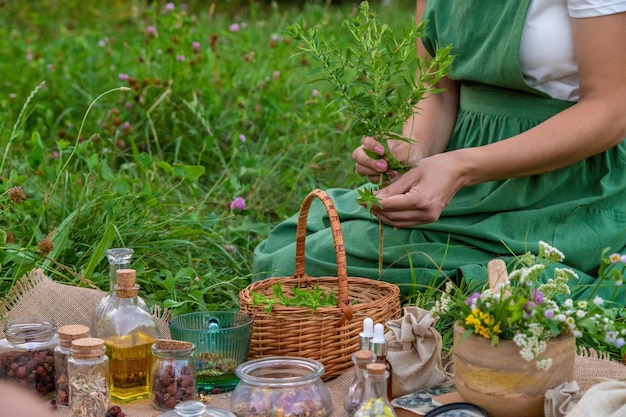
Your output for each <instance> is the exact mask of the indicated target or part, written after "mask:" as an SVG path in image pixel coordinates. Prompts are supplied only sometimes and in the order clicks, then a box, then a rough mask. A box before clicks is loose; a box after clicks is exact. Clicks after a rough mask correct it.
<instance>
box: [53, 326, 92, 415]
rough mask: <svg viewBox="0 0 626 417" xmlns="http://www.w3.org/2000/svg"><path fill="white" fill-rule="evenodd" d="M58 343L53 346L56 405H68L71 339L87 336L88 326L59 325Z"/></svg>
mask: <svg viewBox="0 0 626 417" xmlns="http://www.w3.org/2000/svg"><path fill="white" fill-rule="evenodd" d="M57 333H58V337H59V344H58V345H57V346H56V347H55V348H54V384H55V387H56V405H57V406H59V407H67V406H68V405H69V376H68V374H67V362H68V359H69V357H70V354H71V348H72V341H73V340H76V339H82V338H85V337H89V327H87V326H83V325H82V324H68V325H65V326H61V327H59V329H58V331H57Z"/></svg>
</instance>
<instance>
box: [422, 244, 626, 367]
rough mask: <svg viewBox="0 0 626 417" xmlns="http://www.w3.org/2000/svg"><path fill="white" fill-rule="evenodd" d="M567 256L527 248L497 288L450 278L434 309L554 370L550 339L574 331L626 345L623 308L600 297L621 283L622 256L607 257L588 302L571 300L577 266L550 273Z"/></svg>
mask: <svg viewBox="0 0 626 417" xmlns="http://www.w3.org/2000/svg"><path fill="white" fill-rule="evenodd" d="M563 259H564V255H563V253H561V252H560V251H559V250H558V249H557V248H554V247H552V246H550V245H548V244H547V243H545V242H539V252H538V254H537V255H533V254H532V253H530V252H527V253H526V254H524V255H522V256H520V257H519V258H517V260H516V263H515V265H513V270H512V272H511V273H510V274H509V275H508V279H504V280H502V281H501V282H500V283H499V284H498V285H496V286H495V287H494V288H487V289H485V290H483V291H482V292H474V293H473V294H471V295H469V296H467V294H464V292H463V291H462V290H461V289H460V288H459V287H457V286H455V285H454V284H453V283H452V282H447V283H446V288H445V291H444V292H443V293H442V294H441V296H440V297H439V298H438V299H437V300H436V302H435V307H434V308H433V310H432V312H433V314H434V315H435V316H437V317H444V316H446V317H451V318H453V319H455V320H456V321H457V323H458V324H459V325H460V326H462V328H464V329H465V336H468V335H470V334H475V335H479V336H482V337H484V338H486V339H489V340H491V344H492V345H493V346H497V345H498V343H499V342H500V341H501V340H513V342H514V343H515V344H516V345H517V346H518V347H519V353H520V355H521V356H522V357H523V358H524V359H525V360H527V361H532V360H536V365H537V368H538V369H544V370H548V369H549V368H550V366H551V364H552V358H541V359H539V358H538V357H539V355H541V353H542V352H544V350H545V349H546V346H547V343H548V341H549V340H550V339H552V338H556V337H559V336H561V335H567V334H572V335H573V336H575V337H576V338H577V339H578V340H580V339H585V340H586V341H587V342H589V341H591V343H593V344H595V345H596V346H603V345H604V346H607V347H609V348H612V349H614V350H620V349H622V350H623V349H626V348H625V345H626V341H625V337H626V324H625V323H624V321H623V318H622V311H623V307H621V306H612V305H611V304H610V303H609V302H607V301H606V300H605V299H603V298H602V297H600V296H599V295H598V289H599V288H600V287H606V286H610V285H612V286H619V285H621V283H622V280H623V273H624V264H621V266H620V259H621V258H620V255H619V254H613V255H611V256H610V257H609V258H605V259H606V260H604V261H603V263H602V266H601V268H600V276H599V277H598V278H597V280H596V283H595V284H594V285H595V287H594V289H593V290H592V291H591V292H590V296H589V299H587V300H582V299H580V300H574V299H572V298H571V294H570V288H569V286H568V282H569V281H570V280H572V279H574V280H576V279H578V275H577V274H576V272H574V271H573V270H571V269H568V268H558V267H557V268H554V269H553V272H552V273H551V276H549V277H545V275H547V274H546V273H545V271H546V267H547V266H548V265H549V264H551V263H553V262H561V261H563ZM624 260H626V259H624ZM505 275H506V270H505ZM621 353H622V354H623V351H622V352H621Z"/></svg>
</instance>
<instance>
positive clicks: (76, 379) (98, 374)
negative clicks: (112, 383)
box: [67, 337, 111, 417]
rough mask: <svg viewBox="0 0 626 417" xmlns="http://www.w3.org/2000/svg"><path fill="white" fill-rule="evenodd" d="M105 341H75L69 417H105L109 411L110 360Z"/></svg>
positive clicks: (70, 367)
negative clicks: (106, 352)
mask: <svg viewBox="0 0 626 417" xmlns="http://www.w3.org/2000/svg"><path fill="white" fill-rule="evenodd" d="M105 349H106V348H105V346H104V341H103V340H102V339H98V338H95V337H86V338H81V339H75V340H73V341H72V345H71V354H70V357H69V358H68V360H67V374H68V376H69V382H70V383H69V409H70V417H93V416H104V415H105V414H106V413H107V410H108V409H109V404H110V401H111V400H110V395H109V394H110V393H109V363H108V362H109V359H108V357H107V356H106V354H105Z"/></svg>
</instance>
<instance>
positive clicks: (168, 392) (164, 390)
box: [150, 339, 196, 411]
mask: <svg viewBox="0 0 626 417" xmlns="http://www.w3.org/2000/svg"><path fill="white" fill-rule="evenodd" d="M195 349H196V347H195V345H194V344H193V343H191V342H185V341H181V340H166V339H158V340H157V341H156V342H155V343H154V344H153V345H152V354H153V355H154V363H153V365H152V369H151V371H150V380H151V381H152V384H151V390H150V401H151V403H152V406H153V407H154V408H156V409H157V410H161V411H165V410H172V409H174V407H175V406H176V405H177V404H179V403H181V402H183V401H190V400H195V399H196V368H195V364H194V360H193V357H192V356H193V353H194V351H195Z"/></svg>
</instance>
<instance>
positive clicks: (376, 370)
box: [365, 362, 387, 375]
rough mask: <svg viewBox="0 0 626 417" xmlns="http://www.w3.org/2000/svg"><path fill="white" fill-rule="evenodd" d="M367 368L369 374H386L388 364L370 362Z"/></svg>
mask: <svg viewBox="0 0 626 417" xmlns="http://www.w3.org/2000/svg"><path fill="white" fill-rule="evenodd" d="M365 369H367V373H368V374H369V375H384V374H385V371H387V365H385V364H384V363H377V362H375V363H368V364H367V366H366V367H365Z"/></svg>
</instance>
